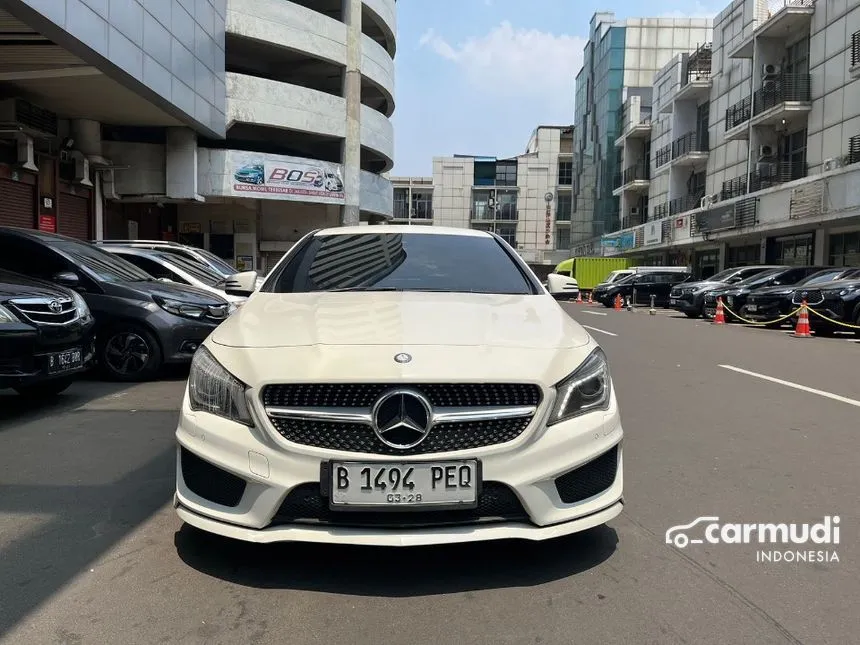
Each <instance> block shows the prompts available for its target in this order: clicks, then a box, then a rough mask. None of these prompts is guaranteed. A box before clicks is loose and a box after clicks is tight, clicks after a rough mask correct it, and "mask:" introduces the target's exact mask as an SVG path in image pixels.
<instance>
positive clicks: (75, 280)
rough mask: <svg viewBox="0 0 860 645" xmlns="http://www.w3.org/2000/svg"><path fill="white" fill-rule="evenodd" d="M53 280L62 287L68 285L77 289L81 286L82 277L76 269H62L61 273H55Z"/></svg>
mask: <svg viewBox="0 0 860 645" xmlns="http://www.w3.org/2000/svg"><path fill="white" fill-rule="evenodd" d="M53 280H54V282H56V283H57V284H58V285H60V286H61V287H68V288H69V289H77V288H78V287H79V286H81V279H80V278H79V277H78V274H77V273H75V272H74V271H60V272H59V273H55V274H54V278H53Z"/></svg>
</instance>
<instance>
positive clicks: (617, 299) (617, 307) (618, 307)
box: [615, 293, 621, 311]
mask: <svg viewBox="0 0 860 645" xmlns="http://www.w3.org/2000/svg"><path fill="white" fill-rule="evenodd" d="M615 311H621V294H620V293H616V294H615Z"/></svg>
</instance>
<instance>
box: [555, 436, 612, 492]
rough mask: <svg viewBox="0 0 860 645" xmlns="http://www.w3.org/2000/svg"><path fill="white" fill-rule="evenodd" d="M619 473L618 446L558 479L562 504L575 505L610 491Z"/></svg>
mask: <svg viewBox="0 0 860 645" xmlns="http://www.w3.org/2000/svg"><path fill="white" fill-rule="evenodd" d="M617 473H618V446H614V447H613V448H612V449H611V450H608V451H607V452H604V453H603V454H602V455H600V456H599V457H597V458H596V459H592V460H591V461H589V462H588V463H587V464H584V465H582V466H580V467H579V468H577V469H576V470H572V471H570V472H569V473H567V474H565V475H562V476H561V477H558V478H557V479H556V480H555V488H556V490H557V491H558V496H559V497H560V498H561V501H562V502H564V503H565V504H575V503H576V502H581V501H583V500H585V499H588V498H589V497H594V496H595V495H599V494H600V493H602V492H603V491H605V490H606V489H608V488H609V487H610V486H612V484H613V482H614V481H615V476H616V475H617Z"/></svg>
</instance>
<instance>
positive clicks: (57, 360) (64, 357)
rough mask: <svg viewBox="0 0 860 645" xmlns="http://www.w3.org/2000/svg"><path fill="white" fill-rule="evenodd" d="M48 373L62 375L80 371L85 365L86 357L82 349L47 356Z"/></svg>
mask: <svg viewBox="0 0 860 645" xmlns="http://www.w3.org/2000/svg"><path fill="white" fill-rule="evenodd" d="M46 358H47V362H48V373H49V374H61V373H63V372H70V371H72V370H75V369H78V368H79V367H81V365H83V362H84V356H83V352H82V351H81V350H80V348H75V349H68V350H66V351H64V352H55V353H53V354H48V355H47V357H46Z"/></svg>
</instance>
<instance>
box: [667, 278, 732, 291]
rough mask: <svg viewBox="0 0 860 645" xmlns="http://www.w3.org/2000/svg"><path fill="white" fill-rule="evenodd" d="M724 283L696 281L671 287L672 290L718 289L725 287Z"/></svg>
mask: <svg viewBox="0 0 860 645" xmlns="http://www.w3.org/2000/svg"><path fill="white" fill-rule="evenodd" d="M726 286H727V285H726V283H725V282H713V281H712V280H698V281H696V282H679V283H678V284H676V285H674V286H673V287H672V290H673V291H674V290H675V289H678V290H680V289H690V288H692V289H697V290H698V289H705V290H707V289H720V288H724V287H726Z"/></svg>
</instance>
